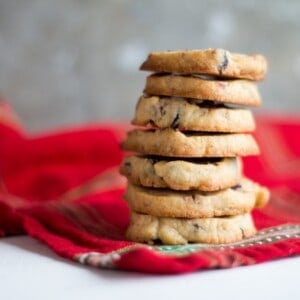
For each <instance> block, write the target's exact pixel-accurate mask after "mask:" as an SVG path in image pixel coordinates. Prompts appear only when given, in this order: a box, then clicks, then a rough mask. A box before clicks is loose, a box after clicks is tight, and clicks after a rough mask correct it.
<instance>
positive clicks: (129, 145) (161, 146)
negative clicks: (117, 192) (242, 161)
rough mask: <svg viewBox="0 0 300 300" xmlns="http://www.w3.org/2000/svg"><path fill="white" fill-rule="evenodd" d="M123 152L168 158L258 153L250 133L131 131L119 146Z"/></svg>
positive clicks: (164, 130) (232, 155)
mask: <svg viewBox="0 0 300 300" xmlns="http://www.w3.org/2000/svg"><path fill="white" fill-rule="evenodd" d="M122 148H123V149H124V150H129V151H134V152H140V153H144V154H150V155H160V156H171V157H234V156H246V155H257V154H259V148H258V146H257V143H256V142H255V140H254V138H253V137H252V135H250V134H246V133H245V134H243V133H232V134H228V133H227V134H226V133H224V134H217V133H215V134H211V133H209V134H204V133H195V132H192V133H191V132H185V133H183V132H181V131H178V130H175V129H171V128H167V129H163V130H159V129H157V130H138V129H135V130H132V131H129V132H128V134H127V138H126V140H125V141H124V142H123V143H122Z"/></svg>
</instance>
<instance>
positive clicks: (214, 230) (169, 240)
mask: <svg viewBox="0 0 300 300" xmlns="http://www.w3.org/2000/svg"><path fill="white" fill-rule="evenodd" d="M255 233H256V229H255V227H254V224H253V221H252V217H251V215H250V214H244V215H237V216H232V217H224V218H201V219H179V218H159V217H154V216H150V215H144V214H138V213H135V212H131V221H130V225H129V227H128V229H127V238H128V239H129V240H132V241H135V242H142V243H143V242H147V243H150V244H151V243H153V242H156V241H157V240H160V241H161V242H162V243H163V244H166V245H178V244H186V243H188V242H193V243H210V244H223V243H232V242H237V241H240V240H242V239H244V238H247V237H250V236H253V235H254V234H255Z"/></svg>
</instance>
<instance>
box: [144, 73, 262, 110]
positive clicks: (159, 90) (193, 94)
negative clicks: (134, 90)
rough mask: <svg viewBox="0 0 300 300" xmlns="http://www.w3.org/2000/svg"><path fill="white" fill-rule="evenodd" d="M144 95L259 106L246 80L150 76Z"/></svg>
mask: <svg viewBox="0 0 300 300" xmlns="http://www.w3.org/2000/svg"><path fill="white" fill-rule="evenodd" d="M144 93H146V94H148V95H157V96H177V97H184V98H191V99H199V100H211V101H219V102H224V103H234V104H242V105H249V106H259V105H260V104H261V99H260V94H259V92H258V89H257V86H256V84H255V83H253V82H251V81H248V80H207V79H203V78H200V77H192V76H178V75H151V76H148V77H147V81H146V86H145V89H144Z"/></svg>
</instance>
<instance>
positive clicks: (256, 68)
mask: <svg viewBox="0 0 300 300" xmlns="http://www.w3.org/2000/svg"><path fill="white" fill-rule="evenodd" d="M140 69H141V70H145V71H154V72H167V73H181V74H207V75H214V76H220V77H232V78H245V79H250V80H262V79H264V77H265V74H266V72H267V60H266V58H265V57H264V56H262V55H244V54H237V53H230V52H229V51H227V50H224V49H205V50H183V51H162V52H152V53H150V54H149V56H148V58H147V60H146V61H145V62H144V63H143V64H142V65H141V67H140Z"/></svg>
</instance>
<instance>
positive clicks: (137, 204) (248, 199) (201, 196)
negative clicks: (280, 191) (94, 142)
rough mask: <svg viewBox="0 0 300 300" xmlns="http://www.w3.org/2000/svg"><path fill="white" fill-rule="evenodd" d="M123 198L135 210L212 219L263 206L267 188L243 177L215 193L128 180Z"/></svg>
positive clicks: (168, 215) (151, 213)
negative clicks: (133, 182) (142, 183)
mask: <svg viewBox="0 0 300 300" xmlns="http://www.w3.org/2000/svg"><path fill="white" fill-rule="evenodd" d="M125 199H126V201H127V202H128V204H129V207H130V208H131V209H132V210H133V211H135V212H138V213H142V214H148V215H151V216H156V217H169V218H190V219H192V218H211V217H223V216H235V215H240V214H244V213H248V212H250V210H252V209H254V208H257V207H262V206H264V205H265V204H266V203H267V202H268V200H269V192H268V190H267V189H266V188H264V187H262V186H260V185H258V184H256V183H254V182H252V181H251V180H249V179H246V178H244V179H243V180H242V181H241V182H240V184H239V185H236V186H234V187H231V188H227V189H224V190H221V191H216V192H201V191H186V192H183V191H180V192H179V191H172V190H166V189H153V188H145V187H141V186H137V185H134V184H131V183H130V182H129V183H128V187H127V190H126V193H125Z"/></svg>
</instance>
